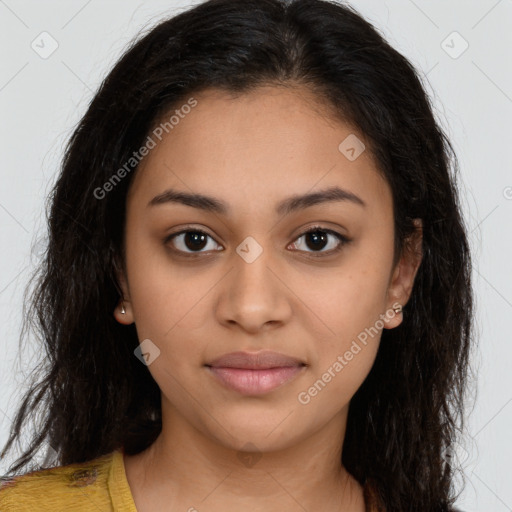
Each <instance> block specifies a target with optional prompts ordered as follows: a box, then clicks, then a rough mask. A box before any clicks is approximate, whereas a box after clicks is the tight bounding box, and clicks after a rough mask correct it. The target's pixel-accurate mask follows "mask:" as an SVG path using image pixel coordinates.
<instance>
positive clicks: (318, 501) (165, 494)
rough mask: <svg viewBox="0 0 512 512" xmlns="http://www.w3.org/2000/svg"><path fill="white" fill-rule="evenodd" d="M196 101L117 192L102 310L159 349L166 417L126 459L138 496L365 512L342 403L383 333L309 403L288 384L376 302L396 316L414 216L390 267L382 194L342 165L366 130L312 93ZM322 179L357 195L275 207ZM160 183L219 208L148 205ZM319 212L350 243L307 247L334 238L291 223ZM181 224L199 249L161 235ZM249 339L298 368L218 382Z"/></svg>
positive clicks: (358, 325) (367, 173)
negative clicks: (220, 366) (242, 249)
mask: <svg viewBox="0 0 512 512" xmlns="http://www.w3.org/2000/svg"><path fill="white" fill-rule="evenodd" d="M194 97H195V98H196V100H197V101H198V105H197V106H196V107H195V108H194V109H193V110H192V112H191V113H190V114H188V115H187V116H185V117H184V119H182V120H180V122H179V124H178V125H176V126H175V127H174V129H173V130H172V131H171V132H169V134H167V135H166V136H165V137H164V138H163V139H162V141H161V142H160V143H159V144H158V145H157V146H156V147H155V148H154V149H152V150H151V152H150V153H149V154H148V155H147V157H146V158H145V159H144V160H143V162H142V163H141V165H140V166H139V169H138V170H137V174H136V175H135V176H134V179H133V183H132V184H131V187H130V190H129V194H128V197H127V217H126V225H125V248H126V261H125V263H126V267H125V268H126V273H123V272H121V273H119V275H118V277H119V281H120V285H121V287H122V290H123V293H124V300H123V302H122V303H121V302H120V303H119V306H118V307H117V308H116V310H115V312H114V315H115V317H116V319H117V320H118V321H119V322H121V323H123V324H130V323H133V322H135V325H136V329H137V333H138V336H139V340H140V341H142V340H145V339H147V338H149V339H150V340H151V342H152V343H154V345H156V346H157V347H158V349H159V350H160V354H159V355H158V357H156V358H155V359H154V361H152V362H151V364H149V366H148V370H149V371H150V372H151V375H152V376H153V378H154V379H155V381H156V382H157V383H158V385H159V387H160V389H161V392H162V415H163V428H162V433H161V434H160V436H159V437H158V439H157V440H156V441H155V442H154V443H153V445H151V446H150V447H149V448H148V449H147V450H145V451H144V452H142V453H141V454H138V455H136V456H127V455H125V459H124V461H125V470H126V475H127V479H128V483H129V485H130V488H131V491H132V495H133V498H134V501H135V504H136V506H137V509H138V510H139V511H142V512H145V511H152V512H154V511H158V510H166V511H169V510H183V511H187V510H188V511H191V512H192V511H194V510H198V511H209V512H217V511H219V512H220V511H223V512H226V511H231V510H233V511H234V510H236V511H239V510H251V511H262V512H263V511H265V512H273V511H278V510H279V511H282V510H288V511H301V512H302V511H304V510H309V511H311V510H316V511H325V512H328V511H339V510H347V511H353V512H363V511H364V509H365V508H364V507H365V505H364V499H363V490H362V487H361V485H360V484H359V483H358V482H357V481H356V480H355V479H354V478H353V477H352V476H351V475H350V474H349V473H348V472H347V471H346V470H345V468H344V467H343V466H341V464H340V460H341V452H342V444H343V439H344V436H345V429H346V421H347V413H348V406H349V403H350V399H351V398H352V396H353V395H354V394H355V392H356V391H357V389H358V388H359V387H360V385H361V384H362V382H363V381H364V379H365V378H366V376H367V375H368V373H369V371H370V369H371V367H372V365H373V363H374V360H375V356H376V353H377V349H378V345H379V342H380V336H381V329H378V334H377V335H374V336H373V337H369V339H368V343H367V344H366V345H362V344H361V343H359V345H360V346H361V348H362V349H361V350H360V351H359V352H358V353H357V355H354V357H353V359H352V360H351V361H349V362H348V364H346V366H344V367H343V370H342V371H341V372H339V373H336V376H335V377H333V378H332V379H331V381H330V382H329V383H328V384H326V386H325V387H324V388H323V389H322V390H321V391H320V392H318V393H317V395H316V396H314V397H311V400H310V401H309V403H307V404H303V403H300V402H299V401H298V395H299V393H301V392H304V391H307V390H308V389H309V388H310V387H311V386H312V385H313V384H314V383H315V381H317V380H318V379H320V378H322V375H323V374H325V372H327V371H328V368H329V367H331V368H332V366H333V363H334V362H335V361H336V360H337V357H338V356H339V355H343V354H345V353H346V352H347V350H349V349H350V347H351V344H352V342H353V341H354V340H356V339H357V336H358V334H359V333H361V332H363V331H364V330H365V328H370V327H371V326H375V324H376V321H377V320H378V319H379V315H385V314H386V313H387V315H388V316H387V317H385V320H384V326H383V328H387V329H392V328H395V327H396V326H398V325H399V324H400V323H401V321H402V319H403V318H402V314H401V313H397V314H393V311H392V309H391V308H392V307H393V304H395V303H397V302H398V303H399V304H401V305H405V304H406V303H407V301H408V299H409V296H410V293H411V290H412V286H413V282H414V278H415V275H416V272H417V269H418V267H419V264H420V262H421V253H420V247H421V229H420V227H419V229H418V234H417V237H416V238H415V240H413V242H414V244H413V245H412V247H413V249H414V250H410V251H405V252H404V253H403V254H402V256H401V259H400V261H399V262H398V264H397V265H396V266H395V267H393V237H394V229H393V204H392V196H391V190H390V188H389V186H388V184H387V182H386V181H385V180H384V179H383V178H382V176H381V175H380V174H379V172H378V170H377V166H376V163H375V161H374V160H373V158H372V155H371V154H370V151H369V150H368V149H367V150H365V151H363V153H362V154H361V155H360V156H359V157H358V158H357V159H355V160H354V161H350V160H349V159H348V158H346V157H345V155H344V154H342V152H340V151H339V149H338V146H339V145H340V143H341V142H342V141H343V140H344V139H345V138H346V137H347V136H348V135H349V134H356V136H357V137H358V138H359V139H360V140H361V141H365V138H364V135H363V134H360V133H358V132H357V130H356V129H355V128H353V127H352V126H350V125H348V124H346V123H344V122H341V121H340V120H337V119H334V118H332V114H331V115H329V112H328V110H326V109H325V108H324V106H322V104H321V103H319V102H318V99H317V97H316V96H315V95H314V94H313V93H312V92H310V91H309V90H307V89H302V88H300V87H297V88H283V87H276V86H266V87H260V88H259V89H257V90H254V91H252V92H250V93H245V94H243V95H240V96H238V97H234V96H231V95H230V94H228V93H226V92H222V91H218V90H208V91H203V92H201V93H200V94H196V95H194ZM365 144H366V143H365ZM366 147H367V148H368V147H369V145H368V144H366ZM331 186H338V187H340V188H343V189H346V190H348V191H350V192H352V193H353V194H355V195H357V196H358V197H359V198H361V199H362V200H363V201H364V203H365V206H364V207H363V206H361V205H359V204H356V203H353V202H350V201H335V202H333V201H331V202H323V203H321V204H317V205H314V206H310V207H308V208H305V209H301V210H298V211H295V212H293V213H290V214H289V215H287V216H282V215H277V214H276V212H275V211H274V209H275V205H276V204H277V203H278V202H280V201H281V200H283V199H286V198H288V197H290V196H292V195H302V194H306V193H310V192H315V191H318V190H323V189H325V188H328V187H331ZM169 188H173V189H175V190H179V191H184V192H195V193H201V194H205V195H208V196H213V197H215V198H218V199H220V200H223V201H225V202H226V203H228V205H229V207H230V209H231V212H230V213H229V214H228V215H220V214H217V213H212V212H207V211H203V210H200V209H197V208H194V207H192V206H187V205H183V204H177V203H171V202H169V203H165V204H160V205H156V206H148V203H149V202H150V201H151V199H153V198H154V197H155V196H157V195H159V194H161V193H162V192H164V191H165V190H167V189H169ZM191 224H192V227H189V226H190V225H191ZM317 224H318V225H320V226H321V227H322V228H324V229H333V230H335V231H337V232H339V233H340V234H342V235H345V236H347V237H348V238H350V239H351V242H349V243H347V244H345V245H343V246H342V248H341V250H340V251H339V252H337V253H334V254H331V255H327V256H326V255H322V253H327V252H328V251H330V249H332V248H335V247H337V246H338V245H339V243H340V242H338V241H337V239H336V237H334V236H333V235H327V236H328V238H327V243H326V245H325V246H324V247H322V246H319V248H317V249H315V246H314V245H312V244H311V243H310V244H309V245H308V244H307V240H308V235H305V236H302V234H303V233H304V232H305V231H307V230H308V229H309V228H311V227H312V226H315V225H317ZM194 229H201V230H203V231H206V232H207V234H208V235H209V237H210V238H207V239H206V240H207V242H206V243H205V244H203V246H201V247H200V248H199V249H197V250H196V253H197V251H199V256H198V257H197V258H192V257H189V256H187V254H190V253H192V252H193V250H194V249H193V246H190V244H189V245H188V246H187V245H186V244H185V241H184V240H183V236H181V237H178V238H175V239H174V240H171V241H167V242H165V241H164V240H165V238H166V236H168V235H169V234H171V233H179V232H181V231H183V230H188V231H194ZM248 236H251V237H253V238H254V239H255V240H256V241H257V243H258V244H259V245H260V246H261V248H262V250H263V252H262V253H261V254H260V256H259V257H258V258H257V259H256V260H255V261H253V262H251V263H248V262H247V261H246V260H245V259H243V258H242V257H241V256H239V254H238V253H237V252H236V248H237V247H238V246H239V245H240V244H241V243H242V241H244V239H245V238H246V237H248ZM294 243H295V245H294ZM173 247H174V249H175V251H176V252H173V251H172V248H173ZM253 248H254V246H252V247H251V248H250V249H249V250H250V251H251V250H253ZM215 249H221V250H220V251H216V250H215ZM179 250H181V251H185V255H182V256H180V255H179V254H178V252H177V251H179ZM187 251H188V252H187ZM315 254H316V255H320V256H319V257H317V258H315ZM122 305H124V308H125V310H126V313H124V314H122V313H121V306H122ZM390 311H391V315H390V313H389V312H390ZM262 349H271V350H275V351H278V352H281V353H284V354H287V355H290V356H293V357H297V358H299V359H301V360H302V361H304V362H305V363H306V365H307V366H306V367H305V369H304V370H303V371H301V372H300V373H299V374H298V375H297V376H296V377H295V378H294V379H292V380H291V381H289V382H287V383H285V384H283V385H282V386H280V387H279V388H277V389H275V390H273V391H272V392H270V393H268V394H265V395H260V396H245V395H241V394H239V393H237V392H236V391H233V390H230V389H227V388H225V387H224V386H222V385H221V384H220V383H219V382H218V381H217V380H216V379H214V378H213V377H212V376H211V375H210V373H209V372H208V371H207V369H206V368H205V366H204V365H205V363H207V362H208V361H211V360H212V359H214V358H216V357H218V356H220V355H223V354H226V353H229V352H233V351H238V350H243V351H251V352H255V351H259V350H262ZM141 364H142V363H141ZM248 443H250V444H248Z"/></svg>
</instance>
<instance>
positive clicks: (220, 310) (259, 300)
mask: <svg viewBox="0 0 512 512" xmlns="http://www.w3.org/2000/svg"><path fill="white" fill-rule="evenodd" d="M269 253H270V251H267V250H263V251H262V252H261V254H260V255H259V256H258V257H257V258H256V259H255V260H253V261H252V260H251V258H245V256H244V254H243V252H241V253H240V254H242V255H240V254H238V253H236V254H234V255H233V265H234V268H232V270H231V271H230V272H229V273H228V275H227V276H226V278H225V279H224V280H223V283H222V285H221V287H220V288H219V296H218V302H217V307H216V315H217V318H218V321H219V322H220V323H221V324H223V325H225V326H228V327H233V326H235V325H236V326H238V327H239V328H240V329H243V330H244V331H246V332H248V333H253V334H254V333H257V332H258V331H261V330H267V329H272V328H276V327H278V326H279V325H282V324H285V323H286V322H288V321H289V320H290V318H291V315H292V304H291V295H292V292H291V291H290V288H289V287H287V286H286V283H284V282H283V281H284V278H283V275H282V274H283V273H282V272H280V271H279V268H278V265H277V263H276V261H275V259H272V258H271V257H269ZM292 288H293V287H292Z"/></svg>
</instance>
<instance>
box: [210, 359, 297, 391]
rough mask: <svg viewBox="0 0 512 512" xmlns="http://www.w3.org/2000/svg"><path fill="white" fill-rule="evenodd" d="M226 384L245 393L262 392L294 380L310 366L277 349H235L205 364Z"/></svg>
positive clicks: (217, 378)
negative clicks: (273, 350)
mask: <svg viewBox="0 0 512 512" xmlns="http://www.w3.org/2000/svg"><path fill="white" fill-rule="evenodd" d="M205 366H206V368H207V370H208V371H209V372H210V374H211V375H212V376H213V377H215V379H216V380H217V381H219V382H220V383H221V384H222V385H224V387H226V388H228V389H231V390H234V391H237V392H238V393H240V394H243V395H262V394H265V393H269V392H271V391H273V390H274V389H277V388H278V387H280V386H282V385H284V384H285V383H287V382H289V381H291V380H292V379H293V378H294V377H296V376H297V375H298V374H299V373H301V372H303V371H304V369H305V368H306V367H307V365H306V363H304V362H303V361H301V360H300V359H297V358H294V357H290V356H287V355H285V354H280V353H278V352H272V351H263V352H256V353H251V352H232V353H230V354H226V355H224V356H221V357H219V358H217V359H215V360H213V361H211V362H210V363H208V364H206V365H205Z"/></svg>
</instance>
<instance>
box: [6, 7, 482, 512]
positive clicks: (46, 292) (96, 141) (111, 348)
mask: <svg viewBox="0 0 512 512" xmlns="http://www.w3.org/2000/svg"><path fill="white" fill-rule="evenodd" d="M269 84H277V85H284V86H286V85H300V86H304V87H308V88H310V89H311V90H312V91H314V92H315V93H316V94H317V97H318V99H319V101H323V102H325V103H326V104H328V105H329V106H330V108H331V110H332V112H333V114H334V115H336V116H338V118H339V119H341V120H343V121H346V122H348V123H351V124H352V125H353V126H355V127H357V128H358V129H359V130H360V131H361V132H362V133H363V134H364V135H365V137H366V138H367V140H368V141H370V148H369V150H370V151H371V152H372V155H373V156H374V158H375V160H376V162H377V164H378V167H379V170H380V172H381V173H382V175H383V176H384V177H385V179H386V180H387V182H388V183H389V185H390V187H391V189H392V195H393V207H394V227H395V256H396V257H395V261H397V259H398V256H399V255H400V254H401V251H402V250H403V248H404V244H405V243H406V240H407V238H408V237H409V236H410V235H411V234H412V233H413V231H414V225H413V222H412V221H413V219H415V218H420V219H422V222H423V260H422V263H421V265H420V268H419V270H418V274H417V276H416V281H415V284H414V288H413V291H412V295H411V298H410V300H409V302H408V303H407V305H406V306H405V308H404V319H403V323H402V324H401V325H400V326H399V327H397V328H395V329H391V330H386V329H385V330H384V331H383V333H382V339H381V343H380V347H379V351H378V354H377V358H376V361H375V364H374V366H373V368H372V370H371V371H370V373H369V375H368V377H367V378H366V380H365V381H364V383H363V384H362V386H361V387H360V388H359V390H358V391H357V392H356V394H355V395H354V397H353V398H352V401H351V405H350V410H349V415H348V424H347V431H346V438H345V443H344V447H343V455H342V462H343V464H344V465H345V466H346V468H347V470H348V471H349V472H350V473H351V474H352V475H353V476H354V477H355V478H356V479H357V480H358V481H359V482H361V483H363V482H366V481H367V480H368V479H370V480H371V481H373V482H374V484H375V486H376V488H377V489H378V492H379V494H380V496H381V498H382V500H383V502H384V504H385V505H386V507H387V508H388V510H389V511H405V510H411V511H418V510H421V511H422V512H430V511H432V512H433V511H447V510H450V506H451V504H453V502H454V500H455V489H454V476H455V471H456V470H457V467H456V464H454V463H453V461H450V459H449V457H446V456H445V455H446V453H449V452H450V450H451V449H452V448H453V446H454V444H455V443H456V442H457V440H458V436H459V435H460V432H461V431H462V430H463V426H464V410H465V404H466V401H467V386H468V383H469V369H470V367H469V364H468V360H469V355H470V348H471V346H472V339H473V325H472V317H473V295H472V288H471V281H470V278H471V260H470V252H469V247H468V238H467V228H466V227H465V225H464V220H463V218H462V215H461V207H460V203H459V199H458V196H457V194H458V192H457V182H456V181H457V173H458V164H457V159H456V155H455V153H454V151H453V148H452V146H451V144H450V142H449V140H448V138H447V136H446V135H445V133H444V132H443V131H442V129H441V128H440V126H439V124H438V122H437V121H436V119H435V116H434V114H433V107H432V105H431V103H430V100H429V97H428V95H427V94H426V92H425V89H424V87H423V85H422V81H421V79H420V75H419V74H418V72H417V71H416V70H415V69H414V67H413V66H412V65H411V64H410V63H409V61H408V60H407V59H406V58H404V57H403V56H402V55H401V54H400V53H398V52H397V51H396V50H394V49H393V48H392V47H391V46H390V45H389V44H388V43H387V42H386V41H385V40H384V39H383V37H382V36H381V35H380V34H379V33H378V31H377V30H376V29H375V28H374V27H373V26H372V25H371V24H370V23H368V22H367V21H366V20H364V19H363V18H362V17H361V16H360V15H359V14H358V13H357V12H356V11H355V10H354V9H353V8H351V7H349V6H347V5H342V4H339V3H335V2H330V1H325V0H292V1H285V0H210V1H207V2H204V3H202V4H199V5H197V6H195V7H193V8H190V9H189V10H187V11H184V12H182V13H180V14H179V15H177V16H174V17H172V18H169V19H166V20H165V21H163V22H161V23H159V24H158V25H157V26H156V27H154V28H152V29H151V30H149V31H148V32H147V33H146V34H144V35H142V36H140V37H139V38H138V39H137V40H136V41H134V42H133V43H132V44H131V46H130V47H129V48H128V49H127V51H126V52H125V54H124V55H123V57H122V58H121V59H120V60H119V61H118V63H117V64H116V65H115V67H114V68H113V69H112V71H111V72H110V73H109V74H108V76H107V77H106V79H105V80H104V81H103V83H102V84H101V86H100V88H99V90H98V92H97V94H96V95H95V97H94V99H93V100H92V102H91V104H90V105H89V107H88V109H87V112H86V113H85V115H84V116H83V118H82V119H81V121H80V123H79V124H78V126H77V128H76V130H75V131H74V133H73V135H72V137H71V139H70V140H69V143H68V145H67V147H66V152H65V156H64V159H63V163H62V169H61V172H60V174H59V176H58V179H57V182H56V184H55V186H54V189H53V191H52V194H51V196H50V197H49V205H48V227H49V240H48V247H47V251H46V253H45V255H44V258H43V261H42V264H41V267H40V268H39V270H38V273H37V274H36V276H35V278H34V279H33V281H32V282H31V285H30V286H31V288H30V289H31V293H30V297H29V300H27V303H28V306H27V308H26V326H25V328H24V329H23V332H25V333H26V332H29V331H33V332H34V333H35V334H36V335H37V336H38V337H39V338H40V339H41V342H42V347H43V349H44V355H45V358H44V361H43V362H42V363H41V364H40V366H39V367H38V368H37V369H36V370H35V372H34V380H33V383H32V386H31V388H30V389H29V391H28V392H27V394H26V395H25V396H24V397H23V400H22V402H21V406H20V409H19V410H18V411H17V414H16V416H15V420H14V422H13V424H12V431H11V435H10V437H9V439H8V441H7V443H6V445H5V447H4V450H3V456H5V455H6V454H7V453H8V452H9V451H10V450H12V448H13V446H14V444H13V443H14V441H15V440H16V439H19V437H20V433H21V431H22V428H23V427H24V426H25V425H26V423H27V422H28V420H29V418H30V417H32V418H36V414H37V423H38V424H37V429H36V432H35V434H34V435H33V437H32V440H31V443H30V445H29V446H28V447H27V448H26V450H24V451H23V452H22V455H21V456H20V457H19V458H18V459H17V461H16V462H15V463H14V464H13V465H11V467H10V469H9V471H10V474H12V475H14V474H18V473H19V472H20V471H21V470H24V469H25V470H26V468H27V467H28V464H29V462H30V461H31V460H32V459H33V458H34V456H35V455H36V453H37V452H38V450H40V449H41V448H42V447H45V446H47V445H48V444H49V445H50V446H51V447H52V449H53V450H55V452H56V458H55V460H54V462H56V463H58V464H69V463H74V462H84V461H88V460H91V459H93V458H96V457H98V456H100V455H103V454H106V453H109V452H111V451H113V450H114V449H118V448H120V447H124V449H125V451H126V452H127V453H129V454H135V453H138V452H140V451H142V450H144V449H145V448H147V447H148V446H149V445H150V444H151V443H152V442H153V441H154V440H155V439H156V437H157V436H158V434H159V432H160V430H161V427H162V424H161V410H160V390H159V388H158V386H157V384H156V382H155V381H154V380H153V378H152V377H151V375H150V373H149V371H148V369H147V367H146V366H144V365H142V364H141V363H140V361H139V360H138V359H137V358H136V357H135V356H134V349H135V348H136V347H137V346H138V339H137V335H136V330H135V326H134V325H130V326H123V325H121V324H119V323H117V322H116V320H115V319H114V317H113V310H114V308H115V307H116V305H117V303H118V300H119V297H120V289H119V285H118V283H117V281H116V269H119V268H123V262H124V256H123V251H122V247H123V226H124V221H125V201H126V194H127V191H128V188H129V186H130V183H131V181H132V179H133V175H134V174H135V172H136V167H134V168H133V169H132V170H131V171H130V172H127V173H126V176H123V179H122V180H119V182H116V183H115V186H113V187H112V190H110V191H109V192H108V193H106V194H104V197H99V196H101V195H102V194H99V193H98V190H99V188H101V187H104V184H105V183H107V182H108V181H109V180H110V179H111V178H112V176H113V174H114V173H116V171H117V170H118V169H120V168H121V167H122V166H123V165H125V164H126V162H128V161H129V159H130V157H131V156H132V154H133V152H134V151H136V150H138V149H139V148H140V147H141V146H142V145H143V143H144V141H145V140H146V138H147V136H148V133H150V130H151V129H152V128H153V127H154V126H155V123H156V121H157V120H158V119H160V118H161V116H162V114H164V113H166V112H168V111H170V110H171V109H172V108H173V107H174V106H176V105H179V104H180V103H181V102H186V100H187V99H188V98H190V97H191V95H192V94H193V93H198V92H199V91H201V90H204V89H205V88H217V89H223V90H226V91H230V92H234V93H244V92H247V91H249V90H252V89H254V88H256V87H258V86H261V85H269ZM125 169H126V168H125ZM447 461H448V462H447ZM39 467H41V466H39Z"/></svg>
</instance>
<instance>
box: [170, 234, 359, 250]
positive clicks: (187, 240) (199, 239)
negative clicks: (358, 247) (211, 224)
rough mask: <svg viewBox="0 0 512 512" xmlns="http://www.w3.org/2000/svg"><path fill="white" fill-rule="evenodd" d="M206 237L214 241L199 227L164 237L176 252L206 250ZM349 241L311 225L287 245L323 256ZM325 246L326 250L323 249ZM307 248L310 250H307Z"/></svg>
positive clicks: (340, 235) (339, 235) (340, 247)
mask: <svg viewBox="0 0 512 512" xmlns="http://www.w3.org/2000/svg"><path fill="white" fill-rule="evenodd" d="M302 238H305V240H304V241H302V242H301V239H302ZM208 239H210V240H212V241H213V242H214V240H213V238H212V237H211V236H210V235H209V234H208V233H206V232H204V231H201V230H200V229H189V230H185V231H180V232H179V233H174V234H172V235H169V236H168V237H167V238H166V239H165V243H166V244H167V243H169V242H171V245H172V246H173V247H172V248H173V250H174V251H175V252H178V253H185V254H201V253H202V252H208V249H207V248H208ZM349 242H350V239H349V238H347V237H346V236H344V235H342V234H340V233H338V232H337V231H333V230H331V229H325V228H321V227H313V228H311V229H309V230H308V231H306V232H304V233H302V235H300V236H299V237H298V238H297V239H296V241H295V242H293V243H292V244H291V245H289V246H288V247H293V248H294V249H298V250H299V251H303V252H308V253H315V252H317V253H319V256H325V255H330V254H333V253H336V252H338V251H340V250H341V249H342V248H343V246H344V245H346V244H347V243H349ZM212 245H213V247H211V248H210V251H220V250H222V248H220V249H219V248H215V245H216V243H212ZM217 245H218V244H217ZM218 247H221V246H218ZM326 247H327V250H324V249H325V248H326ZM308 248H309V249H311V250H307V249H308ZM203 249H206V250H203ZM313 256H314V257H317V255H314V254H313Z"/></svg>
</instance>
